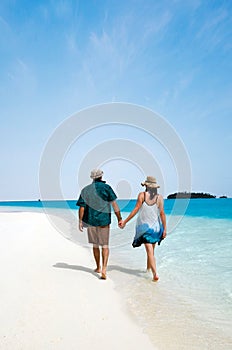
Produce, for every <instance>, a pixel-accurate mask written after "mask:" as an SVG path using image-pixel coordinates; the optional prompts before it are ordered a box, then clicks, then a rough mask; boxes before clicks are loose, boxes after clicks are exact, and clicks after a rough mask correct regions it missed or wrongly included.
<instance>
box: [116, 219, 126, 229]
mask: <svg viewBox="0 0 232 350" xmlns="http://www.w3.org/2000/svg"><path fill="white" fill-rule="evenodd" d="M125 226H126V224H125V223H124V221H123V220H120V221H119V222H118V227H119V228H121V229H123V228H124V227H125Z"/></svg>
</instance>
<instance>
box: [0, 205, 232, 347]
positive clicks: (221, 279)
mask: <svg viewBox="0 0 232 350" xmlns="http://www.w3.org/2000/svg"><path fill="white" fill-rule="evenodd" d="M134 204H135V201H134V200H130V201H126V200H121V201H119V205H120V207H121V209H122V215H123V217H126V216H127V213H128V212H129V211H130V210H131V209H133V207H134ZM186 205H187V202H185V200H183V199H178V200H165V211H166V214H167V221H168V227H170V226H172V227H171V229H169V230H168V231H169V232H168V236H167V238H166V239H165V240H164V241H163V242H162V243H161V245H160V246H158V247H156V248H155V250H156V253H155V255H156V259H157V270H158V274H159V276H160V280H159V282H158V283H153V282H151V277H152V276H151V275H150V274H149V273H147V272H146V255H145V251H144V247H140V248H132V246H131V242H132V239H133V236H134V223H135V222H134V221H133V220H132V221H131V222H130V223H129V224H128V225H127V226H126V228H125V229H124V230H120V229H118V228H117V223H116V220H115V216H114V215H112V225H111V227H112V228H111V254H110V261H109V268H108V270H109V276H110V278H111V279H112V280H114V282H115V288H116V289H117V290H118V291H119V293H120V294H121V295H122V296H123V300H124V301H125V304H126V305H127V307H128V310H130V312H131V314H133V316H134V317H135V319H136V322H137V323H138V324H140V326H141V327H142V328H143V329H144V331H145V332H146V333H148V334H149V336H150V337H151V339H152V340H153V341H154V344H155V345H156V348H158V349H165V350H169V349H170V350H172V349H173V350H174V349H175V350H177V349H178V350H180V349H186V350H187V349H201V350H202V349H210V350H211V349H215V350H220V349H221V350H225V349H228V350H229V349H232V336H231V327H232V321H231V320H232V199H230V198H228V199H192V200H190V201H189V203H188V206H187V210H186V212H185V213H184V215H183V210H184V209H185V207H186ZM76 209H77V208H76V206H75V201H67V202H64V201H47V202H39V201H34V202H7V203H6V202H0V211H37V212H38V211H39V212H40V211H42V212H43V211H45V212H46V214H47V215H48V217H49V220H50V221H51V223H52V224H54V226H56V228H57V229H58V231H59V232H60V233H62V234H63V236H65V237H66V238H67V239H70V240H72V241H74V242H75V243H78V244H81V245H83V246H88V244H87V239H86V235H83V234H80V233H78V232H77V230H76ZM173 218H177V219H178V220H176V221H175V222H176V225H174V226H173V225H170V223H172V222H173ZM67 263H68V262H67ZM128 336H129V335H128Z"/></svg>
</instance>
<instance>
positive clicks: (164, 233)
mask: <svg viewBox="0 0 232 350" xmlns="http://www.w3.org/2000/svg"><path fill="white" fill-rule="evenodd" d="M166 236H167V231H166V228H165V229H164V231H163V234H162V238H163V239H164V238H166Z"/></svg>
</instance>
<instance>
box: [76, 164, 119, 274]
mask: <svg viewBox="0 0 232 350" xmlns="http://www.w3.org/2000/svg"><path fill="white" fill-rule="evenodd" d="M102 175H103V171H102V170H100V169H94V170H92V171H91V174H90V177H91V179H92V180H93V182H92V183H91V184H90V185H88V186H86V187H84V188H83V189H82V191H81V194H80V197H79V199H78V201H77V203H76V205H78V206H79V230H80V231H83V228H84V227H87V233H88V241H89V243H92V244H93V255H94V259H95V262H96V265H97V267H96V269H95V270H94V271H95V272H98V273H101V279H106V269H107V262H108V258H109V233H110V223H111V205H112V207H113V209H114V212H115V215H116V216H117V219H118V223H119V222H121V220H122V218H121V214H120V210H119V207H118V205H117V203H116V198H117V196H116V194H115V193H114V191H113V189H112V188H111V186H110V185H108V184H106V182H105V181H102ZM100 246H101V247H102V252H101V253H102V269H101V264H100V248H99V247H100Z"/></svg>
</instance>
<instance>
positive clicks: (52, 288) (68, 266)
mask: <svg viewBox="0 0 232 350" xmlns="http://www.w3.org/2000/svg"><path fill="white" fill-rule="evenodd" d="M0 234H1V243H0V274H1V288H0V298H1V314H0V315H1V316H0V323H1V328H0V349H1V350H31V349H34V350H41V349H43V350H53V349H54V350H61V349H62V350H67V349H68V350H72V349H75V350H76V349H82V350H84V349H91V347H94V349H99V350H100V349H101V350H104V349H120V348H121V349H127V350H128V349H133V350H135V349H141V348H143V349H146V350H150V349H154V346H153V345H152V343H151V342H150V340H149V338H148V336H147V335H146V334H144V333H143V331H142V330H141V329H140V328H139V326H138V325H137V324H136V323H135V321H134V320H133V319H132V318H131V315H130V314H129V313H128V311H127V309H126V306H125V305H124V302H123V300H122V298H121V296H120V295H118V294H117V292H116V291H115V289H114V283H113V281H112V280H111V279H110V277H108V279H107V280H106V281H103V280H100V279H99V276H98V275H97V274H95V273H93V268H94V261H93V258H92V256H91V254H90V251H89V250H87V249H85V248H83V247H81V246H78V245H76V244H74V243H72V242H70V241H68V240H66V239H65V238H64V237H62V236H61V235H60V234H59V233H58V232H57V231H56V230H55V229H54V227H53V226H52V225H51V224H50V223H49V221H48V219H47V217H46V215H45V214H42V213H26V212H15V213H1V214H0Z"/></svg>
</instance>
